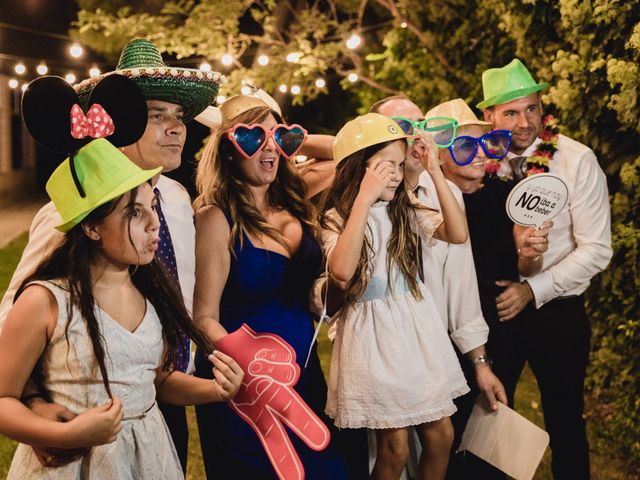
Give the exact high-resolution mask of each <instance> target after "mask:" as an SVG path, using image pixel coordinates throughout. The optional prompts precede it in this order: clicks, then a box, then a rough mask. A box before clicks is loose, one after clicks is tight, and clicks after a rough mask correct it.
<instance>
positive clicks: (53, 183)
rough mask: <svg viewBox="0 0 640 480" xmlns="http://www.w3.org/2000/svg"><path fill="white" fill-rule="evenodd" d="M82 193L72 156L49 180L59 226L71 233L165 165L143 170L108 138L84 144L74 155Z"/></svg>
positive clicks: (48, 184) (158, 171) (49, 191)
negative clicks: (83, 221) (60, 221)
mask: <svg viewBox="0 0 640 480" xmlns="http://www.w3.org/2000/svg"><path fill="white" fill-rule="evenodd" d="M73 164H74V167H75V169H74V170H75V174H76V176H77V180H78V181H79V183H80V185H82V189H83V190H84V191H85V192H86V194H85V196H84V197H83V196H81V194H80V192H79V191H78V188H76V181H75V180H74V178H73V171H72V169H71V164H70V159H69V158H67V159H66V160H65V161H64V162H62V163H61V164H60V165H59V166H58V168H56V169H55V170H54V172H53V173H52V174H51V177H49V180H48V181H47V186H46V188H47V193H48V194H49V197H50V198H51V201H52V202H53V204H54V205H55V207H56V210H58V213H59V214H60V217H62V223H61V224H60V225H58V226H56V228H57V229H58V230H60V231H61V232H68V231H69V230H71V229H72V228H73V227H75V226H76V225H77V224H79V223H80V222H81V221H82V220H84V219H85V218H86V217H87V215H89V214H90V213H91V212H92V211H93V210H95V209H96V208H98V207H99V206H100V205H104V204H105V203H107V202H108V201H110V200H113V199H114V198H118V197H119V196H120V195H123V194H125V193H127V192H128V191H129V190H131V189H133V188H135V187H137V186H138V185H142V184H143V183H144V182H146V181H147V180H149V179H150V178H152V177H153V176H155V175H157V174H159V173H160V171H161V170H162V167H158V168H153V169H151V170H142V169H141V168H140V167H138V166H137V165H136V164H135V163H133V162H132V161H131V160H129V159H128V158H127V157H126V156H125V155H124V154H123V153H122V152H121V151H120V150H118V149H117V148H116V147H114V146H113V145H112V144H111V143H110V142H109V141H108V140H106V139H104V138H100V139H97V140H93V141H91V142H89V143H88V144H86V145H85V146H84V147H82V148H81V149H80V150H78V152H77V153H76V154H75V155H74V157H73Z"/></svg>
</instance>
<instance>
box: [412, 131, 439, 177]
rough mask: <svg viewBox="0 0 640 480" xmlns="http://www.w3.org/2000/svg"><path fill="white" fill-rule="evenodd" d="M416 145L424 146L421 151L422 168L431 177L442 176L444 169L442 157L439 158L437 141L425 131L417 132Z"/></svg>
mask: <svg viewBox="0 0 640 480" xmlns="http://www.w3.org/2000/svg"><path fill="white" fill-rule="evenodd" d="M415 143H419V144H421V145H422V146H423V148H421V149H420V150H419V152H420V154H421V155H420V163H421V164H422V167H423V168H424V169H425V170H426V171H427V172H429V175H431V176H433V175H438V174H442V169H441V168H440V157H439V156H438V145H436V142H435V140H434V139H433V137H432V136H431V134H429V133H428V132H425V131H423V130H419V129H418V130H416V139H415Z"/></svg>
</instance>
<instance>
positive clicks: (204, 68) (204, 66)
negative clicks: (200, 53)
mask: <svg viewBox="0 0 640 480" xmlns="http://www.w3.org/2000/svg"><path fill="white" fill-rule="evenodd" d="M199 68H200V71H201V72H210V71H211V65H209V63H208V62H202V63H201V64H200V67H199Z"/></svg>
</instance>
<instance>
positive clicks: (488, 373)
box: [475, 363, 507, 412]
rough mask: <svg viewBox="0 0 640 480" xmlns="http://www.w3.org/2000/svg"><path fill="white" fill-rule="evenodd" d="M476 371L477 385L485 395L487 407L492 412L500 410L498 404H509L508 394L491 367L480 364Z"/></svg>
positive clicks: (477, 365) (476, 366)
mask: <svg viewBox="0 0 640 480" xmlns="http://www.w3.org/2000/svg"><path fill="white" fill-rule="evenodd" d="M475 369H476V385H478V389H479V390H480V393H481V394H482V395H484V398H485V400H486V403H487V405H488V406H489V408H490V409H491V410H492V411H494V412H495V411H496V410H498V402H501V403H504V404H505V405H506V404H507V393H506V392H505V390H504V385H502V382H501V381H500V379H498V377H496V376H495V374H494V373H493V371H492V370H491V367H490V366H489V365H488V364H486V363H478V364H476V365H475Z"/></svg>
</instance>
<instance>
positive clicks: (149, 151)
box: [0, 39, 221, 471]
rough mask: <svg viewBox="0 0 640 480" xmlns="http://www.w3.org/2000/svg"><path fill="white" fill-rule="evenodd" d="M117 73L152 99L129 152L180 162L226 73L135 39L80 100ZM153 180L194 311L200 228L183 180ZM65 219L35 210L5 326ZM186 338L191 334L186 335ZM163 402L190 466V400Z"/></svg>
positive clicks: (82, 86)
mask: <svg viewBox="0 0 640 480" xmlns="http://www.w3.org/2000/svg"><path fill="white" fill-rule="evenodd" d="M113 73H118V74H120V75H123V76H125V77H128V78H130V79H131V80H132V81H133V82H134V83H135V84H136V85H137V86H138V88H140V90H141V91H142V93H143V95H144V97H145V99H146V100H147V110H148V121H147V127H146V130H145V132H144V134H143V136H142V137H141V138H140V139H139V140H138V141H137V142H136V143H134V144H133V145H128V146H126V147H123V148H122V151H123V153H124V154H125V155H126V156H127V157H128V158H129V159H130V160H132V161H133V162H134V163H135V164H137V165H138V166H139V167H141V168H143V169H151V168H155V167H162V168H163V173H166V172H169V171H172V170H175V169H176V168H178V167H179V166H180V162H181V154H182V148H183V146H184V142H185V137H186V128H185V123H187V122H189V121H191V120H192V119H193V118H194V117H195V116H196V115H198V114H199V113H200V112H201V111H203V110H204V109H205V108H206V107H207V106H208V105H209V104H211V103H212V102H213V99H214V98H215V96H216V94H217V92H218V88H219V86H220V81H221V76H220V74H218V73H216V72H206V73H205V72H201V71H199V70H193V69H185V68H176V67H169V66H167V65H165V64H164V62H163V60H162V57H161V55H160V52H159V51H158V49H157V47H156V46H155V45H154V44H153V43H151V42H149V41H148V40H144V39H134V40H132V41H131V42H129V43H128V44H127V45H126V46H125V47H124V49H123V50H122V54H121V56H120V61H119V62H118V66H117V67H116V70H115V71H114V72H109V73H105V74H104V75H101V76H99V77H95V78H91V79H87V80H85V81H83V82H81V83H79V84H77V85H76V86H75V87H74V88H75V89H76V91H77V93H78V97H79V99H80V102H81V103H86V101H87V99H88V97H89V95H90V94H91V92H92V90H93V87H94V86H95V85H96V84H97V83H98V82H99V81H100V80H101V79H102V78H104V77H106V76H109V75H111V74H113ZM87 106H88V105H85V107H87ZM151 182H152V185H153V187H154V191H155V193H156V195H157V196H158V197H159V200H160V202H159V208H158V210H157V213H158V216H159V218H160V246H159V249H158V253H157V255H158V257H159V258H160V259H161V260H162V262H163V264H164V266H165V267H166V270H167V275H168V277H169V278H172V280H173V281H175V282H177V286H179V289H178V290H179V291H181V292H182V295H183V299H184V302H185V305H186V307H187V310H188V311H189V312H191V308H192V304H193V289H194V285H195V253H194V252H195V228H194V224H193V210H192V208H191V199H190V197H189V195H188V193H187V192H186V190H185V189H184V187H182V186H181V185H180V184H179V183H178V182H176V181H174V180H171V179H169V178H168V177H165V176H163V175H157V176H155V177H154V178H153V179H152V181H151ZM59 223H60V216H59V214H58V213H57V212H56V210H55V207H54V205H53V204H52V203H51V202H50V203H48V204H47V205H45V206H44V207H43V208H42V209H41V210H40V211H39V212H38V213H37V215H36V217H35V218H34V220H33V223H32V225H31V229H30V232H29V243H28V244H27V246H26V248H25V250H24V252H23V254H22V258H21V260H20V263H19V264H18V267H17V268H16V271H15V273H14V275H13V278H12V279H11V284H10V286H9V289H8V290H7V292H6V294H5V296H4V298H3V300H2V304H1V305H0V328H1V326H2V323H3V322H4V318H5V317H6V315H7V313H8V310H9V309H10V307H11V305H12V303H13V298H14V295H15V292H16V290H17V289H18V287H19V286H20V284H21V283H22V281H23V280H24V278H26V277H27V276H28V275H29V274H31V273H32V272H33V270H34V268H35V267H36V265H38V264H39V263H40V261H41V260H42V259H43V258H44V257H45V256H47V255H48V254H49V253H50V252H51V251H53V249H54V248H55V247H56V246H57V245H58V244H59V242H60V241H61V239H62V235H61V234H60V233H59V232H57V231H56V230H55V228H54V227H55V226H56V225H58V224H59ZM187 341H188V339H186V340H185V343H186V342H187ZM179 351H181V350H179ZM189 363H190V358H179V359H178V362H177V365H176V368H177V369H180V370H182V371H186V370H187V369H188V366H189ZM29 396H30V397H32V396H31V395H29ZM160 407H161V410H162V412H163V414H164V416H165V420H166V422H167V425H168V426H169V429H170V431H171V436H172V437H173V441H174V443H175V446H176V450H177V452H178V456H179V457H180V462H181V463H182V467H183V470H185V471H186V460H187V440H188V429H187V423H186V415H185V410H184V407H176V406H173V405H167V404H161V405H160ZM31 408H32V409H33V410H34V411H36V412H39V413H40V412H41V414H43V415H44V416H51V417H54V418H60V419H63V418H64V419H65V420H69V419H70V418H72V417H73V416H74V415H73V413H72V412H70V411H68V410H66V409H64V408H63V407H59V406H57V405H54V404H47V403H46V402H45V401H44V400H43V399H42V398H40V399H37V398H33V399H32V400H31ZM43 452H46V453H43ZM37 453H38V454H39V458H40V459H41V461H43V459H45V458H46V459H49V462H48V463H49V464H51V465H55V464H56V463H57V462H62V463H63V462H64V461H65V460H64V458H63V456H61V455H55V456H54V455H51V452H48V451H42V450H41V451H37ZM51 459H53V460H51Z"/></svg>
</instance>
